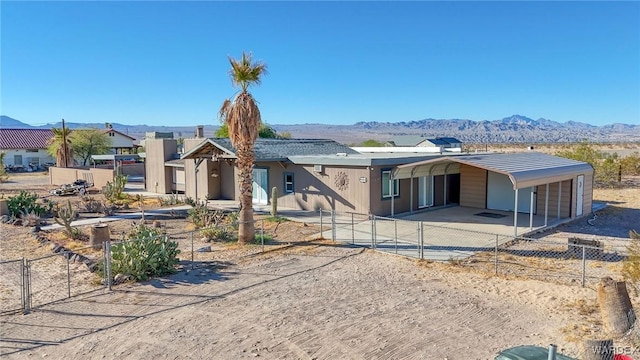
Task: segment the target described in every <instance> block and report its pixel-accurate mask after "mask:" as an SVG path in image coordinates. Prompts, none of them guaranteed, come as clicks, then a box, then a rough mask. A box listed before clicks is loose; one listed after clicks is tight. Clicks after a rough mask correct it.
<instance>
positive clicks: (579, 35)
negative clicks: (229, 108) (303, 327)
mask: <svg viewBox="0 0 640 360" xmlns="http://www.w3.org/2000/svg"><path fill="white" fill-rule="evenodd" d="M0 17H1V19H0V20H1V29H0V30H1V55H0V60H1V76H2V78H1V81H0V82H1V86H2V88H1V90H2V92H1V95H0V98H1V109H0V113H2V114H3V115H7V116H10V117H13V118H16V119H18V120H21V121H23V122H26V123H30V124H34V125H37V124H45V123H49V122H56V121H59V120H60V119H61V118H65V119H66V120H67V121H70V122H81V123H82V122H99V123H101V122H116V123H123V124H130V125H134V124H147V125H185V126H186V125H196V124H216V125H217V124H218V123H219V122H218V119H217V111H218V109H219V107H220V104H221V103H222V101H223V100H224V99H225V98H227V97H230V96H233V95H234V93H235V91H236V89H234V88H233V87H232V85H231V82H230V80H229V77H228V74H227V71H228V69H229V63H228V60H227V56H229V55H230V56H233V57H239V56H240V55H241V53H242V51H243V50H244V51H251V52H252V53H253V54H254V58H256V59H260V60H263V61H264V62H266V63H267V64H268V66H269V75H268V76H266V77H265V78H264V79H263V83H262V85H261V86H260V87H255V88H252V89H251V91H252V92H253V94H254V96H255V97H256V98H257V100H258V101H259V102H260V109H261V112H262V118H263V121H265V122H267V123H270V124H300V123H326V124H352V123H355V122H359V121H388V122H396V121H411V120H420V119H425V118H463V119H472V120H495V119H499V118H502V117H506V116H510V115H512V114H521V115H525V116H528V117H531V118H534V119H537V118H541V117H543V118H547V119H550V120H555V121H559V122H566V121H570V120H573V121H581V122H586V123H590V124H594V125H602V124H609V123H614V122H622V123H629V124H638V123H640V3H639V2H213V1H211V2H210V1H201V2H147V1H144V2H143V1H137V2H75V1H73V2H10V1H2V2H0Z"/></svg>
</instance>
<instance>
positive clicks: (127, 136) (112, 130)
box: [102, 129, 136, 140]
mask: <svg viewBox="0 0 640 360" xmlns="http://www.w3.org/2000/svg"><path fill="white" fill-rule="evenodd" d="M102 132H103V133H105V134H108V133H110V132H114V133H116V134H120V135H122V136H124V137H126V138H129V139H131V140H135V139H136V138H134V137H131V136H129V135H127V134H125V133H123V132H120V131H118V130H116V129H103V130H102Z"/></svg>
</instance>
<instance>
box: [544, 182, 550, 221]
mask: <svg viewBox="0 0 640 360" xmlns="http://www.w3.org/2000/svg"><path fill="white" fill-rule="evenodd" d="M548 220H549V183H547V189H546V190H545V192H544V226H545V227H547V225H548Z"/></svg>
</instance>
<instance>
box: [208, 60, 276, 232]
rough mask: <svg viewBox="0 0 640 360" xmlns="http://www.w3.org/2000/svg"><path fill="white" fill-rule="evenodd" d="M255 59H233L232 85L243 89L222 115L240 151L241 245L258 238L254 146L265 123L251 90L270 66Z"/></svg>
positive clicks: (222, 109) (228, 103)
mask: <svg viewBox="0 0 640 360" xmlns="http://www.w3.org/2000/svg"><path fill="white" fill-rule="evenodd" d="M251 58H252V55H251V53H249V54H247V53H245V52H243V53H242V58H241V59H239V60H237V59H234V58H232V57H229V63H230V64H231V69H230V70H229V75H230V77H231V82H232V84H233V85H234V86H239V87H240V93H238V94H237V95H236V96H235V97H234V98H233V101H231V100H230V99H226V100H225V101H224V102H223V103H222V106H221V107H220V112H219V115H220V122H221V123H223V124H226V125H227V127H228V128H229V139H230V140H231V144H232V145H233V146H234V147H235V148H236V156H237V158H238V160H237V163H238V178H239V185H238V186H239V191H240V214H239V218H238V222H239V227H238V243H239V244H246V243H248V242H252V241H253V240H254V238H255V227H254V224H253V204H252V201H253V163H254V161H255V152H254V146H255V142H256V139H257V138H258V134H259V132H260V125H261V124H262V118H261V116H260V109H258V104H257V102H256V100H255V99H254V98H253V95H251V93H250V92H248V91H247V89H248V88H249V86H252V85H260V83H261V77H262V76H263V75H266V74H267V65H266V64H264V63H262V62H260V61H258V62H253V61H252V59H251Z"/></svg>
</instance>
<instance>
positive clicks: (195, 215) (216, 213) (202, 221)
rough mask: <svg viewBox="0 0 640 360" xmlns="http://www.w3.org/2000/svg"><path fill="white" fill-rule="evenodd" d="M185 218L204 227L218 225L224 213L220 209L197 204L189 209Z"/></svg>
mask: <svg viewBox="0 0 640 360" xmlns="http://www.w3.org/2000/svg"><path fill="white" fill-rule="evenodd" d="M187 218H188V219H189V221H190V222H191V223H193V224H194V225H195V226H196V227H199V228H205V227H210V226H218V224H220V223H221V222H222V220H223V219H224V213H223V212H222V211H220V210H211V209H209V208H207V206H206V205H205V204H198V205H196V206H194V207H192V208H191V209H189V211H188V212H187Z"/></svg>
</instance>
